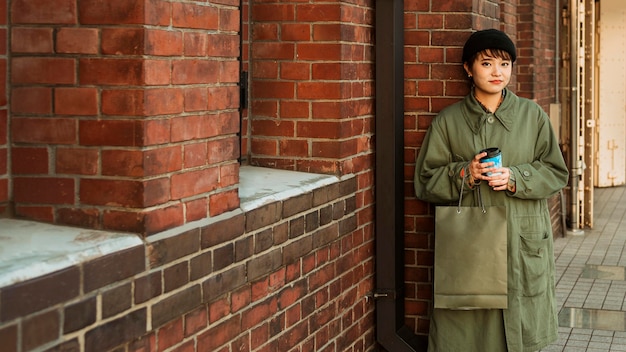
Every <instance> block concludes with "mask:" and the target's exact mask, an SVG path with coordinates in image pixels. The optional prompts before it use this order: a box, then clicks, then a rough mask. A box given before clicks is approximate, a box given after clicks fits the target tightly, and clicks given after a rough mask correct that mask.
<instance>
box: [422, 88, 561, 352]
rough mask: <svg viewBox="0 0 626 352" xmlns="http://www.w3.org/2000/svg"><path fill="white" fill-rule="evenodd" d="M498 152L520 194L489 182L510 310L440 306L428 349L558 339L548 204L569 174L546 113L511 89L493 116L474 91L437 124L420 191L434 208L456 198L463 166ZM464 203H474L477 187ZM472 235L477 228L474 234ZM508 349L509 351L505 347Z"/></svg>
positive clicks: (514, 351)
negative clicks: (501, 216) (501, 210)
mask: <svg viewBox="0 0 626 352" xmlns="http://www.w3.org/2000/svg"><path fill="white" fill-rule="evenodd" d="M488 147H499V148H500V150H501V151H502V165H503V166H505V167H509V168H510V169H511V172H512V174H513V175H514V177H515V180H516V192H515V193H514V194H513V193H510V192H508V191H494V190H492V189H491V188H490V187H489V186H488V185H487V183H486V182H485V181H483V182H481V185H480V186H479V187H481V191H482V192H481V193H482V195H483V199H484V202H485V205H505V206H506V208H507V218H508V225H507V232H508V235H507V236H508V268H507V273H508V308H507V309H505V310H498V309H493V310H487V309H485V310H470V311H455V310H445V309H434V310H433V312H432V317H431V325H430V335H429V351H431V352H432V351H440V352H441V351H444V352H472V351H475V352H500V351H509V352H518V351H519V352H522V351H537V350H539V349H541V348H543V347H545V346H546V345H548V344H550V343H551V342H553V341H555V340H556V339H557V312H556V298H555V278H554V252H553V240H552V227H551V221H550V214H549V211H548V204H547V199H548V198H549V197H550V196H552V195H554V194H556V193H557V192H559V190H561V189H562V188H563V187H564V186H565V185H566V184H567V181H568V177H569V175H568V171H567V167H566V165H565V161H564V160H563V156H562V154H561V150H560V148H559V144H558V141H557V140H556V138H555V135H554V131H553V129H552V126H551V124H550V120H549V119H548V116H547V115H546V113H545V112H544V111H543V110H542V109H541V108H540V107H539V106H538V105H537V104H536V103H534V102H532V101H530V100H528V99H524V98H520V97H518V96H516V95H515V94H513V93H512V92H511V91H507V92H506V95H505V98H504V100H503V102H502V104H501V105H500V107H499V108H498V110H497V111H496V112H495V113H487V112H485V111H484V110H483V109H482V108H481V106H480V105H479V104H478V102H477V101H476V99H475V98H474V96H473V94H469V95H468V96H467V97H465V99H463V100H462V101H460V102H458V103H456V104H453V105H451V106H449V107H447V108H446V109H444V110H443V111H441V113H440V114H439V115H438V116H437V117H436V118H435V119H434V120H433V122H432V124H431V126H430V128H429V130H428V132H427V134H426V137H425V140H424V143H423V144H422V148H421V150H420V153H419V155H418V157H417V161H416V166H415V179H414V181H415V192H416V195H417V197H418V198H419V199H422V200H424V201H428V202H431V203H435V204H454V203H455V201H458V198H459V191H460V188H461V182H462V179H461V177H460V171H461V169H462V168H463V167H464V166H466V165H467V164H468V162H469V161H470V160H471V159H472V158H473V157H474V155H475V154H477V153H478V151H480V150H481V149H484V148H488ZM464 192H467V195H466V196H464V197H463V205H465V206H469V205H476V203H477V202H476V198H475V197H473V196H471V195H470V194H471V192H473V191H472V190H468V188H467V187H465V188H464ZM435 235H436V234H435ZM468 235H471V229H468ZM505 346H506V347H505Z"/></svg>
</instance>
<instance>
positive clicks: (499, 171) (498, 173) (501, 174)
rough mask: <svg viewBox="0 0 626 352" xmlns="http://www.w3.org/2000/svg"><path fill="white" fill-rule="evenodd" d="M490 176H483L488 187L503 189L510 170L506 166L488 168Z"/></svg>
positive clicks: (497, 189) (506, 183)
mask: <svg viewBox="0 0 626 352" xmlns="http://www.w3.org/2000/svg"><path fill="white" fill-rule="evenodd" d="M489 171H490V172H491V175H492V176H483V180H485V181H487V182H488V183H489V187H491V189H493V190H494V191H505V190H506V189H507V185H508V183H509V178H510V177H511V170H510V169H509V168H508V167H500V168H493V169H489Z"/></svg>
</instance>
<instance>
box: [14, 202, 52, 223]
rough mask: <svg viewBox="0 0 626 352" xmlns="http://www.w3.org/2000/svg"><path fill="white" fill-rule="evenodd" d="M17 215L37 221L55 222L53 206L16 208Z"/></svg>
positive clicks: (17, 206) (18, 206)
mask: <svg viewBox="0 0 626 352" xmlns="http://www.w3.org/2000/svg"><path fill="white" fill-rule="evenodd" d="M15 215H17V216H20V217H24V218H28V219H31V220H35V221H42V222H49V223H51V222H54V209H52V207H51V206H27V205H26V206H23V205H20V204H18V205H16V206H15Z"/></svg>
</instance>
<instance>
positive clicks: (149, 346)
mask: <svg viewBox="0 0 626 352" xmlns="http://www.w3.org/2000/svg"><path fill="white" fill-rule="evenodd" d="M156 348H157V342H156V333H154V332H151V333H150V334H148V335H145V336H142V337H140V338H138V339H136V340H135V341H132V342H131V343H129V344H128V352H147V351H156ZM116 352H117V351H116ZM120 352H123V351H120Z"/></svg>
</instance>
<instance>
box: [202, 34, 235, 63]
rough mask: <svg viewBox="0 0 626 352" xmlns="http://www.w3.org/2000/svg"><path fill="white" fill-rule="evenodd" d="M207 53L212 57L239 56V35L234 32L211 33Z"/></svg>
mask: <svg viewBox="0 0 626 352" xmlns="http://www.w3.org/2000/svg"><path fill="white" fill-rule="evenodd" d="M207 39H208V46H207V48H208V49H207V55H208V56H212V57H237V56H238V55H239V36H237V35H233V34H209V35H208V36H207Z"/></svg>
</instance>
